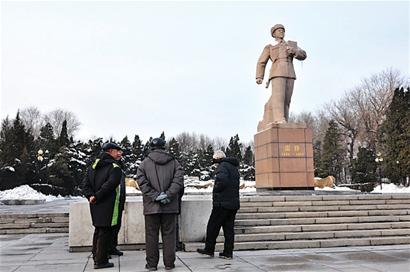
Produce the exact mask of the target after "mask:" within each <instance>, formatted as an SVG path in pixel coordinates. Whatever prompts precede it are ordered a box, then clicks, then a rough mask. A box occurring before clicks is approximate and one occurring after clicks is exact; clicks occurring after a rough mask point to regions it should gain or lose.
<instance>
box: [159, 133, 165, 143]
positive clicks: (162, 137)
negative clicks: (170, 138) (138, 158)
mask: <svg viewBox="0 0 410 272" xmlns="http://www.w3.org/2000/svg"><path fill="white" fill-rule="evenodd" d="M159 137H160V138H161V139H162V140H164V141H165V132H164V131H163V132H162V133H161V135H160V136H159Z"/></svg>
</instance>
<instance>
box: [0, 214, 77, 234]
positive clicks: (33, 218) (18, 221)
mask: <svg viewBox="0 0 410 272" xmlns="http://www.w3.org/2000/svg"><path fill="white" fill-rule="evenodd" d="M0 219H1V223H0V234H20V233H21V234H28V233H67V232H68V226H69V217H68V213H35V214H2V215H0Z"/></svg>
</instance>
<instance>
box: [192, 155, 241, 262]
mask: <svg viewBox="0 0 410 272" xmlns="http://www.w3.org/2000/svg"><path fill="white" fill-rule="evenodd" d="M213 161H214V163H218V167H217V168H216V170H215V183H214V189H213V192H212V206H213V208H212V212H211V216H210V217H209V221H208V225H207V227H206V241H205V248H204V249H201V248H198V249H197V252H198V253H200V254H205V255H208V256H211V257H213V256H214V251H215V244H216V238H217V237H218V235H219V231H220V230H221V227H222V228H223V231H224V237H225V243H224V250H223V252H220V253H219V257H221V258H225V259H232V255H233V245H234V223H235V216H236V212H237V211H238V210H239V177H240V175H239V170H238V166H239V161H238V160H237V159H235V158H226V157H225V153H224V152H223V151H221V150H218V151H216V152H215V154H214V156H213Z"/></svg>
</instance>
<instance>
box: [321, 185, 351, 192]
mask: <svg viewBox="0 0 410 272" xmlns="http://www.w3.org/2000/svg"><path fill="white" fill-rule="evenodd" d="M315 191H357V190H354V189H351V188H349V187H343V186H335V187H334V188H332V187H323V188H319V187H315Z"/></svg>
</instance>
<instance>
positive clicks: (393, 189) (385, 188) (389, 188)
mask: <svg viewBox="0 0 410 272" xmlns="http://www.w3.org/2000/svg"><path fill="white" fill-rule="evenodd" d="M372 193H410V187H404V186H397V185H396V184H393V183H383V184H382V188H381V189H380V185H377V186H376V187H375V188H374V189H373V191H372Z"/></svg>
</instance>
